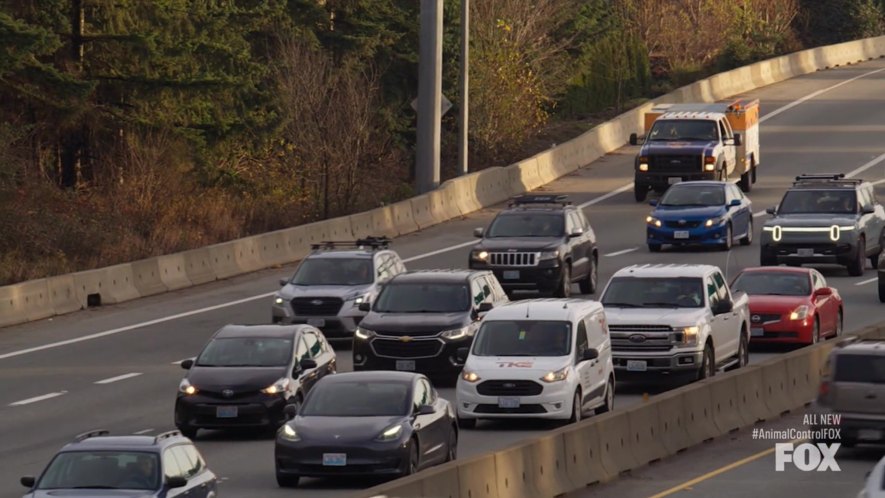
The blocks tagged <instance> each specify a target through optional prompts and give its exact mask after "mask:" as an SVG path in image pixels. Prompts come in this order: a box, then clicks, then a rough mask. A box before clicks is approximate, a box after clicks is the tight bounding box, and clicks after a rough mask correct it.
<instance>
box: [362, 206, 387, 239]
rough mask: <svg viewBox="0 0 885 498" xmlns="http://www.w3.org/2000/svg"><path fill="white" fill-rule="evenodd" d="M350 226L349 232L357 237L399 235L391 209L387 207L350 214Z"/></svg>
mask: <svg viewBox="0 0 885 498" xmlns="http://www.w3.org/2000/svg"><path fill="white" fill-rule="evenodd" d="M350 227H351V233H352V234H353V236H354V238H357V239H361V238H364V237H370V236H382V235H383V236H386V237H396V236H397V235H399V231H397V229H396V223H395V222H394V216H393V210H392V209H390V208H389V207H381V208H377V209H373V210H371V211H366V212H364V213H359V214H355V215H352V216H351V217H350Z"/></svg>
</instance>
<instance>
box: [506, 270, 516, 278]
mask: <svg viewBox="0 0 885 498" xmlns="http://www.w3.org/2000/svg"><path fill="white" fill-rule="evenodd" d="M504 280H519V271H518V270H513V271H505V272H504Z"/></svg>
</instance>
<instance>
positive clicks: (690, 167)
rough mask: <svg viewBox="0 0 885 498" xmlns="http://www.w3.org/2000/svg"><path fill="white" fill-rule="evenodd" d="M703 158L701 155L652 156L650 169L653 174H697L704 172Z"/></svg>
mask: <svg viewBox="0 0 885 498" xmlns="http://www.w3.org/2000/svg"><path fill="white" fill-rule="evenodd" d="M702 157H703V156H701V155H700V154H698V155H696V156H651V157H649V158H648V160H649V164H648V169H649V171H653V172H674V173H685V172H688V173H696V172H698V171H701V170H703V164H702V163H701V160H702Z"/></svg>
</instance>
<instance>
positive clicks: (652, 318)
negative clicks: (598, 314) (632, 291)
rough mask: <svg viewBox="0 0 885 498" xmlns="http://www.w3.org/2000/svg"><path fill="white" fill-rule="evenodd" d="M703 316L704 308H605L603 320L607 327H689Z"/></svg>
mask: <svg viewBox="0 0 885 498" xmlns="http://www.w3.org/2000/svg"><path fill="white" fill-rule="evenodd" d="M705 316H706V308H617V307H606V308H605V318H606V320H608V324H609V325H670V326H674V327H690V326H693V325H696V324H697V323H698V322H699V321H701V320H703V319H704V317H705Z"/></svg>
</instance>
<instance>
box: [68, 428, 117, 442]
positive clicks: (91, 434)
mask: <svg viewBox="0 0 885 498" xmlns="http://www.w3.org/2000/svg"><path fill="white" fill-rule="evenodd" d="M110 433H111V431H109V430H107V429H96V430H94V431H89V432H84V433H83V434H78V435H77V436H76V437H74V442H75V443H79V442H80V441H85V440H87V439H89V438H91V437H100V436H107V435H108V434H110Z"/></svg>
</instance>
